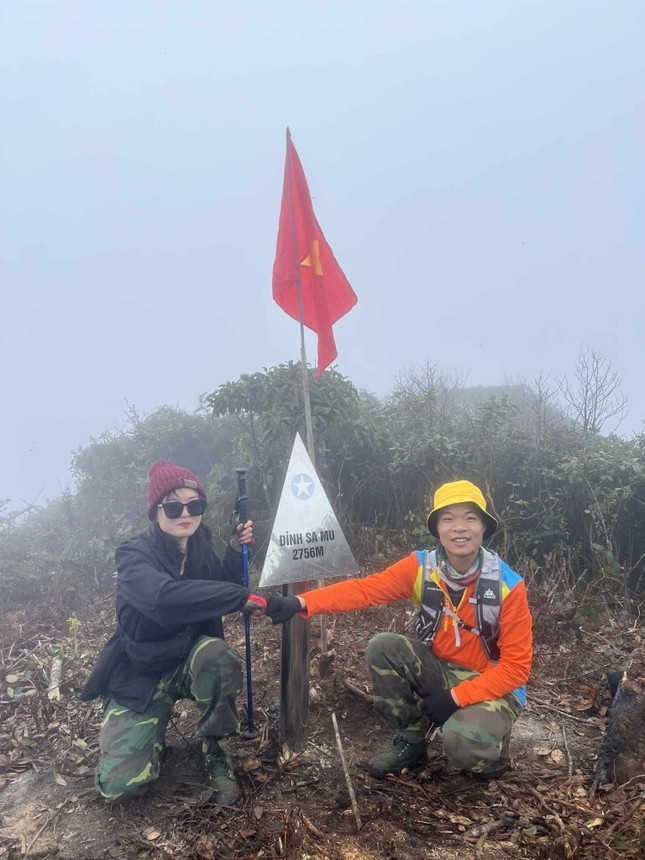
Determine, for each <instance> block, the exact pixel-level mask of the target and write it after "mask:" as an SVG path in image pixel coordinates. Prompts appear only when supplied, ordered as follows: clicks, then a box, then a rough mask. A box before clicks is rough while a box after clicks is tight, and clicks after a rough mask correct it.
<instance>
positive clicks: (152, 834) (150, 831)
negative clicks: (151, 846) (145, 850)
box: [143, 827, 161, 842]
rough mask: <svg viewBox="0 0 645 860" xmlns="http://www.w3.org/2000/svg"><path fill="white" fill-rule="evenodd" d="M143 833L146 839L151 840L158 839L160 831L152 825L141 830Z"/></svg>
mask: <svg viewBox="0 0 645 860" xmlns="http://www.w3.org/2000/svg"><path fill="white" fill-rule="evenodd" d="M143 835H144V836H145V837H146V839H147V840H148V841H150V842H152V841H153V839H159V837H160V836H161V833H159V831H158V830H155V829H154V827H147V828H146V829H145V830H144V831H143Z"/></svg>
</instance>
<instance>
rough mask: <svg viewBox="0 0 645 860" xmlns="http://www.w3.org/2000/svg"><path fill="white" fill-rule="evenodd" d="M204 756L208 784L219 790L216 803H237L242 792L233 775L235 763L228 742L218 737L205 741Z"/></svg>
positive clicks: (224, 804) (226, 804)
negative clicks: (233, 763)
mask: <svg viewBox="0 0 645 860" xmlns="http://www.w3.org/2000/svg"><path fill="white" fill-rule="evenodd" d="M202 758H203V761H204V769H205V770H206V779H207V781H208V784H209V785H210V786H212V787H213V788H214V789H215V791H216V792H217V796H216V797H215V801H216V803H219V804H220V806H230V805H231V804H232V803H235V801H236V800H237V798H238V796H239V794H240V787H239V785H238V784H237V781H236V779H235V777H234V775H233V765H232V764H231V759H230V757H229V754H228V748H227V745H226V742H225V741H223V740H217V739H216V738H212V739H211V740H209V741H205V742H204V745H203V748H202Z"/></svg>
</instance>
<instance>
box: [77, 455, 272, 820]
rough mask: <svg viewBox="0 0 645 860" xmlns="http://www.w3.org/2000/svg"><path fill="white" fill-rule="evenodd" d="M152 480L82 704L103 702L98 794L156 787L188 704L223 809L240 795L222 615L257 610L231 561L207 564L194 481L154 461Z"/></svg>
mask: <svg viewBox="0 0 645 860" xmlns="http://www.w3.org/2000/svg"><path fill="white" fill-rule="evenodd" d="M149 477H150V485H149V492H148V518H149V519H150V520H151V521H152V526H151V527H150V528H149V529H148V531H147V532H145V533H144V534H141V535H139V536H138V537H135V538H133V539H132V540H129V541H127V542H126V543H124V544H122V545H121V546H120V547H118V549H117V551H116V566H117V572H118V574H117V581H116V621H117V627H116V631H115V633H114V635H113V636H112V638H111V639H110V641H109V642H108V643H107V645H106V646H105V648H104V649H103V651H102V653H101V654H100V655H99V658H98V660H97V662H96V664H95V666H94V668H93V670H92V672H91V674H90V677H89V680H88V682H87V684H86V686H85V689H84V690H83V693H82V695H81V698H83V699H94V698H96V697H97V696H103V698H104V718H103V723H102V727H101V734H100V738H99V746H100V759H99V764H98V769H97V772H96V786H97V788H98V790H99V792H100V793H101V794H102V795H103V796H104V797H106V798H108V799H109V800H120V799H124V798H126V797H132V796H136V795H139V794H141V793H143V792H144V791H145V790H146V788H147V787H148V786H149V785H150V783H152V782H154V781H155V780H156V779H157V777H158V776H159V769H160V767H161V761H162V757H163V751H164V737H165V731H166V726H167V724H168V720H169V719H170V717H171V714H172V710H173V705H174V703H175V701H177V699H192V700H193V701H195V702H196V704H197V707H198V708H199V712H200V718H199V722H198V724H197V733H198V735H199V736H200V737H201V738H202V739H203V744H202V752H203V761H204V766H205V769H206V776H207V779H208V782H209V784H210V785H211V786H212V787H213V788H214V789H215V791H216V792H217V794H216V799H217V802H218V803H220V804H230V803H233V802H234V801H235V800H236V798H237V796H238V794H239V788H238V785H237V782H236V780H235V777H234V775H233V771H232V767H231V761H230V758H229V755H228V751H227V748H226V742H225V741H224V739H225V738H227V737H229V736H231V735H235V734H237V733H238V732H239V728H240V722H239V717H238V713H237V709H236V705H235V700H236V698H237V696H238V694H239V692H240V689H241V686H242V669H241V666H240V661H239V659H238V657H237V655H236V653H235V652H234V651H233V650H232V649H231V648H229V647H228V645H226V643H225V642H224V639H223V628H222V619H221V616H222V615H228V614H229V613H231V612H237V611H239V610H242V611H243V612H246V613H250V612H253V611H255V610H261V609H265V608H266V602H265V601H264V600H263V598H261V597H256V596H255V595H252V594H250V593H249V590H248V589H247V588H244V587H243V586H242V584H241V580H242V567H241V558H240V554H239V552H236V551H235V550H234V549H233V548H232V546H230V545H229V546H227V548H226V552H225V555H224V560H223V563H222V562H220V560H219V559H218V557H217V556H216V555H215V552H214V550H213V547H212V544H211V535H210V532H209V531H208V529H207V528H206V526H205V525H204V523H203V522H202V517H203V515H204V511H205V510H206V490H205V489H204V487H203V486H202V484H201V483H200V481H199V480H198V479H197V478H196V477H195V475H193V474H192V473H191V472H189V471H188V470H187V469H183V468H181V467H180V466H175V465H173V464H172V463H167V462H165V461H163V460H160V461H158V462H156V463H154V464H153V465H152V466H151V467H150V473H149ZM252 535H253V532H252V523H251V522H250V521H249V522H247V523H243V524H242V523H241V524H240V525H239V526H238V527H237V529H236V530H235V532H234V535H233V539H234V541H235V542H236V543H239V542H241V543H247V544H248V543H251V542H252V540H253V537H252Z"/></svg>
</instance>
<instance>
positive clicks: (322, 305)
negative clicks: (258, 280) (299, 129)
mask: <svg viewBox="0 0 645 860" xmlns="http://www.w3.org/2000/svg"><path fill="white" fill-rule="evenodd" d="M299 291H300V293H301V295H302V302H299V296H298V293H299ZM273 298H274V299H275V300H276V302H277V303H278V304H279V305H280V307H281V308H282V310H283V311H285V313H287V314H289V316H290V317H293V318H294V319H295V320H299V321H300V320H301V319H302V322H303V323H304V325H306V326H307V328H310V329H311V330H312V331H315V332H316V334H317V335H318V376H320V374H321V373H322V372H323V371H324V370H325V368H326V367H329V365H330V364H331V363H332V361H334V359H335V358H336V356H337V355H338V351H337V350H336V343H335V341H334V334H333V332H332V326H333V324H334V323H335V322H337V321H338V320H339V319H340V318H341V317H342V316H343V315H344V314H346V313H347V311H349V310H351V309H352V308H353V307H354V305H355V304H356V302H357V301H358V300H357V298H356V294H355V293H354V290H353V289H352V288H351V287H350V285H349V281H348V280H347V278H346V277H345V275H344V273H343V270H342V269H341V267H340V266H339V265H338V263H337V262H336V258H335V257H334V255H333V253H332V250H331V248H330V247H329V245H328V244H327V240H326V239H325V237H324V236H323V232H322V230H321V229H320V224H319V223H318V221H317V220H316V216H315V215H314V210H313V206H312V205H311V196H310V194H309V188H308V186H307V180H306V178H305V172H304V170H303V169H302V164H301V163H300V159H299V158H298V153H297V152H296V149H295V147H294V145H293V143H292V141H291V134H290V133H289V129H287V158H286V161H285V166H284V184H283V187H282V204H281V206H280V224H279V227H278V242H277V247H276V254H275V263H274V264H273ZM301 306H302V310H301Z"/></svg>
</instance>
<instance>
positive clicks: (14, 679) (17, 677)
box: [5, 675, 20, 684]
mask: <svg viewBox="0 0 645 860" xmlns="http://www.w3.org/2000/svg"><path fill="white" fill-rule="evenodd" d="M19 680H20V675H7V676H6V677H5V681H6V682H7V684H17V683H18V681H19Z"/></svg>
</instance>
